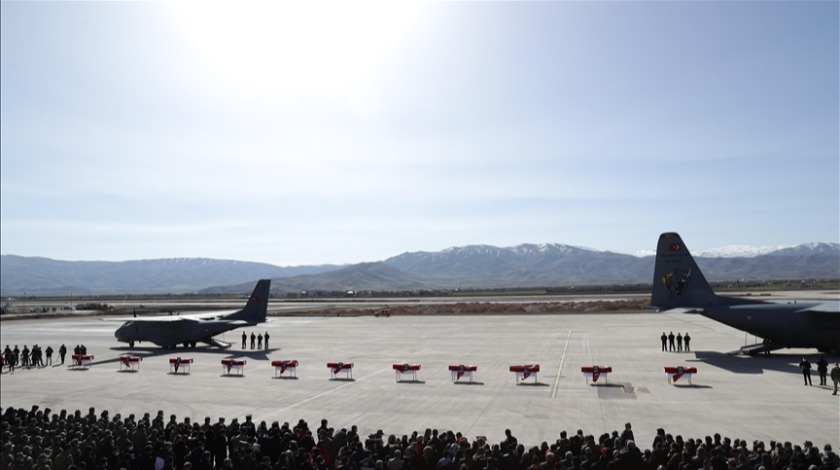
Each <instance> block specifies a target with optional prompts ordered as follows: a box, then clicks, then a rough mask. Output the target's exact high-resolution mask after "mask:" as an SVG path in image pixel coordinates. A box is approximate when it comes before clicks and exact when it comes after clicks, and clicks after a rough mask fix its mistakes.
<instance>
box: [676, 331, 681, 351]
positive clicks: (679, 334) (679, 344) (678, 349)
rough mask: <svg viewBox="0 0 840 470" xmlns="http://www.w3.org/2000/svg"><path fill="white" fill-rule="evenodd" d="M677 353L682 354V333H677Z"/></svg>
mask: <svg viewBox="0 0 840 470" xmlns="http://www.w3.org/2000/svg"><path fill="white" fill-rule="evenodd" d="M677 351H678V352H682V333H679V332H677Z"/></svg>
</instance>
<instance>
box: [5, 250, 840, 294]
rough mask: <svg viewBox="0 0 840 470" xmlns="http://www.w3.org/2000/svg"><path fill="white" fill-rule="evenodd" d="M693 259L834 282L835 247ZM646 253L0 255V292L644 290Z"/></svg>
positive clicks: (716, 273)
mask: <svg viewBox="0 0 840 470" xmlns="http://www.w3.org/2000/svg"><path fill="white" fill-rule="evenodd" d="M744 252H745V253H748V254H749V256H736V255H735V253H733V251H732V249H731V248H730V249H728V250H727V251H726V253H727V254H726V256H727V257H697V262H698V264H699V265H700V267H701V268H702V269H703V273H704V274H705V275H706V277H707V278H708V279H709V280H710V281H727V280H732V281H734V280H745V281H756V280H774V279H777V280H782V279H790V280H805V279H840V244H837V243H808V244H803V245H799V246H796V247H786V248H782V249H778V250H775V251H771V252H769V253H766V254H759V255H756V254H755V253H756V250H750V249H749V247H745V248H744ZM653 262H654V258H653V256H644V257H637V256H632V255H625V254H619V253H612V252H609V251H597V250H593V249H588V248H580V247H574V246H570V245H562V244H541V245H534V244H524V245H519V246H515V247H506V248H500V247H495V246H489V245H471V246H464V247H454V248H448V249H446V250H442V251H438V252H413V253H403V254H401V255H398V256H394V257H392V258H388V259H386V260H384V261H379V262H371V263H359V264H354V265H349V266H336V265H321V266H297V267H279V266H274V265H270V264H265V263H252V262H241V261H228V260H213V259H204V258H176V259H159V260H140V261H122V262H104V261H57V260H52V259H48V258H37V257H21V256H14V255H3V256H2V260H0V295H2V296H4V297H8V296H21V295H23V293H24V292H26V294H27V295H40V296H46V295H70V294H71V293H72V294H73V295H105V294H161V293H172V294H183V293H192V292H205V293H245V294H247V293H248V292H250V291H251V289H252V288H253V283H254V282H255V281H256V280H257V279H262V278H271V279H274V280H275V282H273V283H272V292H274V293H288V292H301V291H309V292H314V291H328V292H346V291H351V290H352V291H378V292H383V291H407V290H422V289H449V290H453V289H457V288H463V289H467V288H504V287H553V286H577V285H587V286H591V285H615V284H650V282H651V280H652V279H651V276H652V272H653Z"/></svg>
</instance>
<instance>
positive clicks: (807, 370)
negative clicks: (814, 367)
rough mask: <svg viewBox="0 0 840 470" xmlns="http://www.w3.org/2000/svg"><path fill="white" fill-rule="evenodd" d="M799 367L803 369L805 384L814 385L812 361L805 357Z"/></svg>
mask: <svg viewBox="0 0 840 470" xmlns="http://www.w3.org/2000/svg"><path fill="white" fill-rule="evenodd" d="M799 368H800V369H802V378H803V379H805V385H814V384H813V383H811V363H810V362H808V359H806V358H805V357H803V358H802V362H800V363H799Z"/></svg>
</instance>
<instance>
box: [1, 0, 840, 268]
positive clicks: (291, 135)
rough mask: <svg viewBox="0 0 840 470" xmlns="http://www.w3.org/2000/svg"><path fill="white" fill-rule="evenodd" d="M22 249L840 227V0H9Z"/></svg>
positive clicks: (13, 229) (5, 80)
mask: <svg viewBox="0 0 840 470" xmlns="http://www.w3.org/2000/svg"><path fill="white" fill-rule="evenodd" d="M0 9H2V10H1V11H0V21H2V28H0V33H1V34H2V42H0V46H2V51H0V60H2V68H0V75H1V76H0V133H1V134H2V135H0V252H2V254H12V255H20V256H42V257H47V258H53V259H59V260H101V261H122V260H136V259H157V258H181V257H201V258H216V259H230V260H241V261H257V262H265V263H270V264H275V265H279V266H296V265H312V264H344V263H357V262H367V261H378V260H384V259H387V258H389V257H391V256H396V255H398V254H401V253H404V252H415V251H439V250H443V249H446V248H448V247H453V246H465V245H477V244H488V245H495V246H503V247H506V246H515V245H519V244H522V243H563V244H569V245H577V246H583V247H589V248H594V249H597V250H609V251H614V252H619V253H630V254H633V253H638V252H644V251H646V252H651V251H653V250H654V249H655V246H656V241H657V238H658V236H659V234H660V233H662V232H668V231H676V232H679V233H680V234H681V235H682V237H683V239H684V240H685V241H686V244H687V245H688V246H689V247H690V248H691V249H692V250H693V251H701V250H706V249H711V248H715V247H721V246H728V245H759V246H763V245H797V244H801V243H807V242H835V243H836V242H840V78H838V77H839V76H840V25H838V23H839V22H840V3H838V2H836V1H825V2H808V1H805V2H785V1H777V2H727V1H721V2H633V1H630V2H609V1H605V2H582V1H581V2H434V3H425V2H410V1H406V2H366V1H360V2H329V1H316V2H257V1H255V2H212V1H203V2H190V1H179V2H153V3H146V2H8V1H3V2H2V4H0Z"/></svg>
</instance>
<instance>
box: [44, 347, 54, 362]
mask: <svg viewBox="0 0 840 470" xmlns="http://www.w3.org/2000/svg"><path fill="white" fill-rule="evenodd" d="M45 352H46V353H47V364H49V365H52V353H53V348H52V346H47V350H46V351H45Z"/></svg>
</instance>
